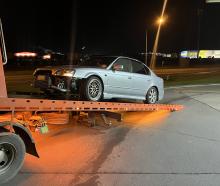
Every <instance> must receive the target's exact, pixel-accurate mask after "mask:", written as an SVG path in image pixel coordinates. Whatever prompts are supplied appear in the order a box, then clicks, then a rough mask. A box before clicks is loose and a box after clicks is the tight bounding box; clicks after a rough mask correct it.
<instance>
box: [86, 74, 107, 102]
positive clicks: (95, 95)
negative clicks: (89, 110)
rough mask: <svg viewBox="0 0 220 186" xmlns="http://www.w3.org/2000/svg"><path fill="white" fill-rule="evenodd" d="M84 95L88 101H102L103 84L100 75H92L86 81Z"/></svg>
mask: <svg viewBox="0 0 220 186" xmlns="http://www.w3.org/2000/svg"><path fill="white" fill-rule="evenodd" d="M82 91H83V95H84V96H83V97H84V98H85V99H86V100H88V101H101V99H102V96H103V85H102V82H101V80H100V79H99V78H98V77H95V76H91V77H90V78H88V79H87V80H86V82H85V86H84V90H82Z"/></svg>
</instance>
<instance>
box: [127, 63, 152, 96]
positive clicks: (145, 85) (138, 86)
mask: <svg viewBox="0 0 220 186" xmlns="http://www.w3.org/2000/svg"><path fill="white" fill-rule="evenodd" d="M132 85H133V86H132V91H131V92H132V93H133V95H134V96H141V97H145V96H146V93H147V90H148V89H149V88H150V87H151V85H152V76H151V74H150V70H149V69H148V68H147V67H146V66H145V65H144V64H142V63H141V62H139V61H135V60H132Z"/></svg>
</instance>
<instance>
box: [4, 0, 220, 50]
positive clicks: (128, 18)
mask: <svg viewBox="0 0 220 186" xmlns="http://www.w3.org/2000/svg"><path fill="white" fill-rule="evenodd" d="M201 2H203V1H202V0H201V1H200V0H197V1H194V2H191V1H190V0H186V1H184V0H181V1H178V2H177V1H175V0H169V1H168V5H167V10H166V15H167V16H168V19H167V22H166V24H165V25H163V26H162V30H161V36H160V40H159V51H160V52H180V51H182V50H191V49H197V43H198V41H197V39H198V11H197V10H198V7H199V6H200V7H201V4H202V3H201ZM162 4H163V0H148V1H144V0H140V1H138V2H136V1H122V2H117V1H115V0H113V1H100V0H96V1H86V0H81V1H79V0H78V1H77V2H74V1H66V2H65V3H59V4H58V3H45V2H43V1H33V2H31V3H30V1H19V2H16V1H3V2H2V3H1V6H0V11H1V18H2V22H3V28H4V35H5V39H6V47H7V50H8V52H15V51H22V50H29V49H31V48H33V47H36V46H41V47H44V48H48V49H52V50H54V51H57V52H69V51H70V47H71V41H72V42H74V41H75V47H74V46H72V47H73V48H75V49H76V51H80V49H81V48H82V47H83V46H85V47H86V52H89V53H96V54H99V53H100V54H102V53H107V54H126V53H138V52H144V51H145V31H146V30H148V39H149V43H148V45H149V46H148V49H149V51H152V48H153V43H154V38H155V34H156V30H157V26H156V25H155V19H156V18H157V17H158V16H159V15H160V13H161V9H162ZM204 5H205V6H203V12H202V14H201V26H200V31H201V33H200V49H220V38H219V37H218V33H219V32H220V26H219V24H218V21H217V18H218V17H220V11H219V10H220V5H218V4H212V5H207V4H204ZM74 25H75V26H74ZM71 32H74V33H75V34H71ZM71 35H73V36H74V35H75V38H74V37H71Z"/></svg>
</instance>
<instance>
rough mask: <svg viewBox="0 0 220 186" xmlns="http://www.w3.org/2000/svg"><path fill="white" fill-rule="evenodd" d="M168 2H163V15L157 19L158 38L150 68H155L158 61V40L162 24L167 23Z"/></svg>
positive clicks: (165, 0) (155, 42) (166, 0)
mask: <svg viewBox="0 0 220 186" xmlns="http://www.w3.org/2000/svg"><path fill="white" fill-rule="evenodd" d="M167 2H168V0H164V3H163V9H162V12H161V16H160V18H159V19H158V20H157V24H158V29H157V35H156V39H155V41H154V48H153V54H152V57H151V61H150V68H151V69H154V67H155V63H156V53H157V48H158V41H159V37H160V30H161V26H162V25H163V24H164V23H165V21H166V20H165V17H164V14H165V10H166V6H167Z"/></svg>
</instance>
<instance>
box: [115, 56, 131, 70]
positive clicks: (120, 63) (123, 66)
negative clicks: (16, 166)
mask: <svg viewBox="0 0 220 186" xmlns="http://www.w3.org/2000/svg"><path fill="white" fill-rule="evenodd" d="M117 67H118V68H117ZM112 69H114V70H116V71H122V72H131V69H132V66H131V61H130V60H129V59H125V58H119V59H118V60H117V61H116V62H115V63H114V64H113V66H112Z"/></svg>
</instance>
